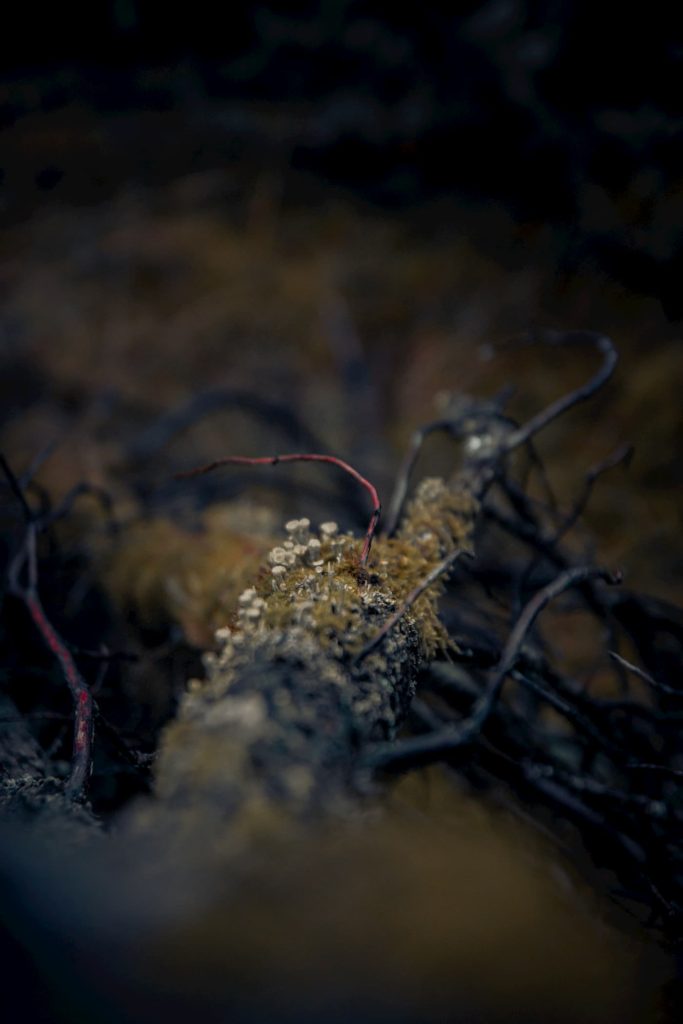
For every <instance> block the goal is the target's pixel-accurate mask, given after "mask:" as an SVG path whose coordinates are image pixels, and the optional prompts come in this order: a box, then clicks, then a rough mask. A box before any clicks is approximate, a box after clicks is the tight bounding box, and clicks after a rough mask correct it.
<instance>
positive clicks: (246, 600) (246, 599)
mask: <svg viewBox="0 0 683 1024" xmlns="http://www.w3.org/2000/svg"><path fill="white" fill-rule="evenodd" d="M255 597H256V591H255V590H254V588H253V587H249V589H248V590H243V591H242V593H241V594H240V596H239V597H238V598H237V601H238V604H241V605H246V604H251V603H252V601H253V600H254V598H255Z"/></svg>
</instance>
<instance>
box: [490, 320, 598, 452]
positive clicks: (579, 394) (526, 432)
mask: <svg viewBox="0 0 683 1024" xmlns="http://www.w3.org/2000/svg"><path fill="white" fill-rule="evenodd" d="M529 340H531V341H537V340H538V341H542V342H544V343H545V344H546V345H567V344H576V343H579V342H590V343H591V344H593V345H595V347H596V348H597V350H598V352H599V353H600V355H601V356H602V366H601V367H600V369H599V370H598V372H597V373H596V374H594V375H593V376H592V377H591V378H590V380H588V381H587V382H586V383H585V384H582V385H581V387H578V388H576V389H575V390H574V391H570V392H569V393H568V394H566V395H562V396H561V397H560V398H558V399H557V400H556V401H555V402H552V403H551V404H550V405H548V406H546V408H545V409H543V410H542V411H541V412H539V413H537V414H536V415H535V416H532V418H531V419H530V420H527V422H526V423H525V424H524V425H523V426H521V427H519V428H518V429H517V430H514V431H512V432H511V433H510V434H509V435H508V437H507V438H506V439H505V450H506V451H508V452H511V451H513V450H514V449H516V448H519V447H520V445H523V444H526V443H527V442H528V441H529V439H530V438H532V437H533V436H534V435H535V434H538V432H539V431H540V430H543V429H544V428H545V427H547V426H548V424H550V423H552V422H553V420H556V419H557V418H558V417H559V416H562V414H563V413H565V412H567V411H568V410H569V409H573V408H574V406H576V405H579V404H580V403H581V402H585V401H586V399H588V398H592V396H593V395H594V394H596V392H598V391H599V390H600V389H601V388H602V387H604V385H605V384H606V383H607V381H608V380H609V379H610V377H611V376H612V374H613V373H614V371H615V369H616V365H617V362H618V355H617V351H616V349H615V347H614V345H613V344H612V342H611V341H610V339H609V338H608V337H606V335H604V334H596V333H594V332H593V331H543V332H542V333H541V334H540V335H537V336H531V337H530V338H529Z"/></svg>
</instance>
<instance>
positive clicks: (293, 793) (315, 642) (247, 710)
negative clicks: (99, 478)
mask: <svg viewBox="0 0 683 1024" xmlns="http://www.w3.org/2000/svg"><path fill="white" fill-rule="evenodd" d="M473 513H474V506H473V504H472V502H471V501H468V500H467V499H466V498H465V496H462V495H459V494H458V493H457V492H453V491H451V490H450V489H449V488H448V487H447V485H446V484H445V483H444V482H443V481H440V480H428V481H425V482H424V483H423V485H422V486H421V487H420V488H419V489H418V492H417V495H416V497H415V499H414V501H413V502H412V504H411V505H410V506H409V508H408V510H407V513H406V516H405V520H404V523H403V526H402V529H401V533H400V535H399V536H398V537H396V538H394V539H385V540H378V541H377V543H376V545H375V547H374V549H373V555H372V559H371V562H370V565H369V566H368V571H367V572H366V571H364V572H361V571H360V569H359V563H358V556H359V545H358V539H357V538H355V537H353V536H351V535H350V534H340V533H339V532H338V529H337V527H336V524H334V523H323V524H322V525H321V527H320V530H319V531H318V532H314V531H311V529H310V522H309V521H308V520H307V519H302V520H292V521H291V522H289V523H287V524H286V527H285V530H286V534H287V539H286V540H283V541H282V542H281V543H280V544H278V545H276V546H275V547H273V548H272V549H271V550H270V552H269V553H268V555H267V556H266V559H265V564H264V565H262V568H261V570H260V572H259V573H258V574H256V575H255V578H254V581H253V585H252V586H251V587H248V588H247V589H246V590H244V591H243V592H242V594H241V595H240V596H239V598H238V599H237V602H236V605H237V607H236V611H235V612H234V613H233V615H232V616H231V617H230V622H229V624H227V625H225V626H224V627H223V628H221V629H219V630H218V632H217V634H216V639H217V642H218V645H219V648H218V650H217V651H216V652H209V653H207V654H206V655H205V656H204V662H205V666H206V670H207V675H206V679H205V680H202V681H198V680H196V681H193V682H192V683H191V684H190V686H189V690H188V693H187V694H186V695H185V697H184V699H183V700H182V702H181V705H180V708H179V714H178V718H177V720H176V721H175V722H174V723H173V724H172V725H171V726H169V727H168V728H167V730H166V732H165V736H164V742H163V745H162V752H161V757H160V761H159V765H158V773H157V787H158V792H159V794H160V795H161V796H163V797H164V798H165V799H166V800H170V801H171V802H180V803H182V804H183V805H185V804H186V803H188V802H194V803H196V802H197V801H202V800H208V801H209V803H215V802H218V803H219V804H220V805H221V808H222V813H223V815H224V816H225V815H227V817H229V818H231V819H233V818H234V819H236V820H239V821H244V820H250V819H251V811H250V807H251V805H252V804H254V805H258V806H261V805H263V804H264V803H265V804H268V803H269V802H274V804H276V805H278V806H279V805H284V806H286V807H289V808H290V810H292V811H294V812H295V813H296V814H297V815H299V814H302V813H308V812H310V811H311V810H313V809H315V808H316V807H319V806H321V805H323V804H324V805H325V807H326V808H327V809H328V810H329V808H330V807H331V806H333V805H334V804H335V803H338V802H339V801H340V800H341V801H342V803H343V799H344V798H343V794H344V793H345V791H346V790H347V789H348V787H349V785H350V783H351V779H352V776H353V764H354V760H355V757H356V755H357V752H358V750H359V749H362V747H363V745H364V744H365V743H367V742H368V741H371V740H380V739H389V738H392V737H393V736H394V735H395V733H396V729H397V726H398V724H399V723H400V721H401V718H402V717H403V715H404V713H405V710H406V708H407V705H408V702H409V701H410V699H411V697H412V694H413V692H414V687H415V679H416V676H417V672H418V670H419V669H420V667H421V666H422V665H423V664H424V662H425V661H426V660H427V659H429V658H431V657H433V656H434V654H435V653H436V652H437V651H438V650H439V649H440V648H443V647H445V645H446V643H447V637H446V634H445V631H444V630H443V627H442V626H441V624H440V622H439V619H438V616H437V601H438V596H439V589H440V587H439V585H438V584H437V585H435V586H433V587H431V588H429V589H428V590H427V591H425V593H424V594H423V595H422V596H421V597H420V598H419V600H418V601H416V602H415V603H414V604H413V605H412V606H411V607H410V608H409V609H408V610H407V611H406V612H405V614H404V615H402V616H401V617H400V618H399V619H398V621H397V622H396V623H395V624H394V626H393V628H392V629H391V630H390V632H389V633H388V634H387V636H386V637H385V638H384V639H383V642H382V643H381V644H380V645H379V646H378V647H377V649H376V650H374V651H372V652H371V653H369V654H368V655H367V656H366V657H364V658H362V659H358V657H357V655H358V653H359V652H360V651H361V649H362V648H363V646H364V645H365V644H366V643H367V642H368V641H369V640H371V639H372V638H373V637H375V636H376V634H377V632H378V630H380V629H381V628H382V626H383V624H384V623H385V622H386V620H387V619H388V617H389V616H390V615H392V614H394V613H395V612H396V611H397V610H398V609H399V608H400V607H401V604H402V602H403V601H404V600H405V598H406V597H407V596H408V595H409V594H410V592H411V591H412V590H413V589H414V588H415V587H416V586H417V585H418V584H419V583H421V582H422V580H423V579H424V578H425V576H426V575H427V574H428V573H429V572H430V571H431V570H433V569H434V568H435V567H436V566H437V565H438V564H439V562H440V561H441V560H442V559H443V557H444V556H445V555H447V554H449V553H450V552H452V551H453V550H454V549H455V548H460V547H464V546H467V544H468V542H469V534H470V531H471V523H472V518H473Z"/></svg>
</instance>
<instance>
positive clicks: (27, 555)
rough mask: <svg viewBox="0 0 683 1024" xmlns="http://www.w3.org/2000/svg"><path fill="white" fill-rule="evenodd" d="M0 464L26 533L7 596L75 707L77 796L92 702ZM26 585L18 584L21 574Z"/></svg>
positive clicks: (30, 530)
mask: <svg viewBox="0 0 683 1024" xmlns="http://www.w3.org/2000/svg"><path fill="white" fill-rule="evenodd" d="M0 465H1V466H2V469H3V471H4V474H5V476H6V478H7V481H8V483H9V485H10V487H11V489H12V491H13V492H14V494H15V495H16V497H17V498H18V500H19V502H20V504H21V507H22V510H23V512H24V517H25V518H26V520H27V522H26V534H25V537H24V542H23V544H22V545H21V548H20V549H19V551H18V553H17V554H16V555H15V556H14V558H13V559H12V562H11V564H10V567H9V571H8V590H9V592H10V594H12V595H13V596H14V597H17V598H18V599H19V600H20V601H23V603H24V606H25V607H26V610H27V611H28V613H29V615H30V616H31V619H32V620H33V623H34V625H35V626H36V628H37V630H38V631H39V633H40V635H41V637H42V638H43V642H44V643H45V645H46V647H48V648H49V650H50V651H51V652H52V654H54V656H55V658H56V659H57V661H58V662H59V665H60V667H61V669H62V673H63V675H64V678H65V679H66V682H67V685H68V687H69V690H70V692H71V697H72V699H73V704H74V738H73V756H72V762H71V773H70V775H69V779H68V781H67V786H66V789H67V792H68V793H69V794H70V795H71V796H74V797H76V796H80V795H81V794H82V792H83V790H84V788H85V786H86V783H87V781H88V777H89V775H90V771H91V767H92V756H91V751H92V735H93V700H92V695H91V693H90V691H89V689H88V687H87V685H86V683H85V681H84V680H83V678H82V676H81V674H80V672H79V671H78V669H77V667H76V663H75V661H74V659H73V657H72V655H71V652H70V651H69V648H68V647H67V645H66V643H65V642H64V640H62V638H61V637H60V635H59V633H58V632H57V630H56V629H55V628H54V626H53V625H52V623H51V622H50V620H49V619H48V617H47V615H46V613H45V609H44V608H43V605H42V602H41V600H40V596H39V594H38V559H37V554H36V534H37V524H36V522H35V521H34V519H33V514H32V512H31V509H30V507H29V505H28V503H27V502H26V498H25V497H24V494H23V489H22V487H21V485H20V484H19V482H18V480H17V478H16V477H15V475H14V473H13V472H12V470H11V469H10V467H9V465H8V464H7V462H6V460H5V459H4V458H2V457H1V456H0ZM23 570H25V572H26V580H27V582H26V583H25V584H24V583H22V582H21V574H22V571H23Z"/></svg>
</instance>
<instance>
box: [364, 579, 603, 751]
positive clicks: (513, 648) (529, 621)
mask: <svg viewBox="0 0 683 1024" xmlns="http://www.w3.org/2000/svg"><path fill="white" fill-rule="evenodd" d="M594 579H602V580H604V581H605V582H606V583H610V584H615V583H619V582H620V581H621V576H620V575H618V574H613V573H610V572H608V571H607V570H606V569H596V568H594V567H592V566H590V567H589V566H582V567H579V568H574V569H567V570H566V571H565V572H563V573H560V575H559V576H558V577H557V578H556V579H554V580H553V581H552V582H551V583H549V584H548V585H547V586H545V587H543V589H542V590H539V591H538V593H536V594H535V595H534V596H533V597H532V599H531V600H530V601H529V603H528V604H527V605H526V607H525V608H524V610H523V612H522V614H521V615H520V617H519V619H518V620H517V623H516V624H515V627H514V629H513V630H512V632H511V634H510V636H509V638H508V641H507V643H506V645H505V647H504V649H503V653H502V655H501V658H500V662H499V664H498V667H497V669H496V672H495V675H494V677H493V680H492V681H491V683H490V684H489V686H488V688H487V689H486V691H485V692H484V693H483V694H482V695H481V697H480V698H479V700H478V701H477V702H476V704H475V706H474V709H473V711H472V713H471V714H470V716H469V717H468V718H467V719H465V720H464V721H461V722H458V723H457V724H452V725H446V726H444V728H443V729H441V730H439V731H437V732H436V733H430V734H429V735H427V736H418V737H415V739H409V740H404V741H403V742H402V743H397V744H395V745H394V746H393V751H394V753H393V754H392V744H381V745H379V744H378V745H377V747H376V748H375V749H374V751H373V752H371V763H372V764H373V765H375V766H380V765H381V766H382V767H386V766H387V765H390V766H392V767H393V766H394V765H396V764H400V765H402V766H404V767H410V766H411V765H412V764H413V763H415V762H418V763H421V762H422V761H424V760H425V759H437V758H438V757H441V756H443V755H444V754H446V753H449V754H450V753H451V752H453V751H454V750H456V749H457V748H458V747H463V746H466V745H467V744H469V743H471V742H472V740H473V739H474V738H475V737H476V736H477V734H478V733H480V732H481V730H482V728H483V727H484V725H485V723H486V721H487V719H488V718H489V716H490V715H491V712H492V711H493V710H494V708H495V706H496V704H497V702H498V698H499V696H500V693H501V691H502V688H503V685H504V683H505V679H506V678H507V676H508V674H509V672H510V671H511V669H512V668H513V666H514V664H515V662H516V661H517V659H518V657H519V654H520V652H521V648H522V645H523V644H524V641H525V640H526V637H527V635H528V633H529V631H530V629H531V628H532V626H533V624H534V622H535V621H536V619H537V618H538V616H539V615H540V613H541V612H542V611H543V609H544V608H546V606H547V605H548V604H549V603H550V602H551V601H552V600H553V599H554V598H556V597H559V595H560V594H563V593H564V592H565V591H567V590H569V589H570V588H571V587H575V586H577V585H579V584H581V583H584V582H586V581H587V580H594Z"/></svg>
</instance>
